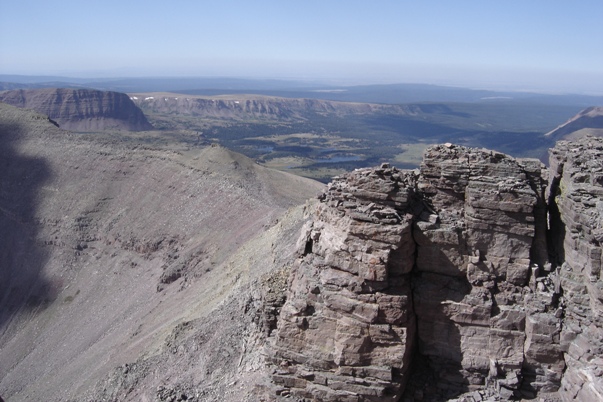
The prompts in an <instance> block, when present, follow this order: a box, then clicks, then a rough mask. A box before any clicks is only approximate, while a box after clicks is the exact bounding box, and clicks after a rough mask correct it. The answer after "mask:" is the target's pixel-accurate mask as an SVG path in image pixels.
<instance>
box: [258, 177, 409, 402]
mask: <svg viewBox="0 0 603 402" xmlns="http://www.w3.org/2000/svg"><path fill="white" fill-rule="evenodd" d="M415 182H416V176H415V174H414V173H412V172H401V171H399V170H397V169H395V168H390V167H388V166H387V165H383V166H382V167H381V168H378V169H359V170H356V171H354V172H351V173H349V174H347V175H345V176H344V177H341V178H335V179H334V181H333V182H332V183H330V184H329V186H328V189H327V191H326V192H325V193H324V194H323V195H321V196H320V197H319V198H320V202H319V203H317V204H316V205H314V206H313V207H312V210H311V214H312V221H310V222H309V224H308V225H306V227H305V230H304V231H303V234H302V237H301V238H300V243H299V252H300V257H299V258H298V259H297V260H296V261H295V263H294V266H293V269H292V273H291V277H290V283H289V292H288V296H287V302H286V304H285V305H284V307H283V308H282V311H281V315H280V321H279V325H278V330H277V333H276V337H275V339H274V344H273V345H272V350H271V351H270V355H271V357H272V359H273V361H274V362H275V363H277V364H279V365H280V367H279V369H278V371H277V372H276V374H275V375H274V381H275V382H276V383H277V384H279V385H281V386H282V387H283V388H282V389H281V390H280V391H278V392H279V393H282V394H283V395H285V394H287V395H288V394H292V395H293V396H295V397H299V398H308V399H311V400H322V401H361V400H362V401H369V400H374V401H377V400H379V401H395V400H397V399H398V398H399V396H400V395H401V392H402V385H403V384H404V382H405V380H406V375H407V372H408V368H409V366H410V364H409V363H410V358H411V352H412V348H413V345H414V337H415V322H414V316H413V314H412V307H411V303H412V301H411V289H410V280H409V273H410V271H411V270H412V267H413V265H414V252H415V243H414V241H413V239H412V222H413V218H414V214H416V213H417V212H420V203H417V200H416V196H415V194H414V191H415ZM413 210H414V211H413Z"/></svg>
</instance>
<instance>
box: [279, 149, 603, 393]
mask: <svg viewBox="0 0 603 402" xmlns="http://www.w3.org/2000/svg"><path fill="white" fill-rule="evenodd" d="M588 141H590V143H588V142H580V143H578V144H574V145H569V144H565V143H561V144H560V145H559V146H558V147H557V148H556V149H555V150H553V152H552V162H551V166H552V168H553V169H554V170H553V171H554V172H555V174H553V175H552V179H551V184H550V185H549V186H548V188H549V192H548V193H547V190H546V189H547V184H548V183H547V181H548V173H547V171H546V170H545V169H544V165H542V164H541V163H540V162H538V161H537V160H534V159H513V158H511V157H509V156H506V155H504V154H501V153H497V152H492V151H488V150H479V149H471V148H465V147H459V146H454V145H451V144H446V145H440V146H435V147H431V148H429V149H428V150H427V151H426V153H425V157H424V162H423V164H422V166H421V170H420V172H419V173H416V172H401V171H398V170H396V169H395V168H389V167H387V166H382V167H381V168H379V169H362V170H357V171H355V172H352V173H350V174H348V175H346V176H345V177H343V178H337V179H335V180H334V181H333V182H332V183H331V184H330V185H329V187H328V189H327V191H326V192H325V194H323V195H322V196H321V197H320V202H319V203H317V205H316V206H315V207H314V209H313V212H312V215H311V218H312V220H311V223H309V224H308V225H307V227H306V230H305V231H304V232H303V234H302V237H301V238H300V244H299V245H298V248H299V254H300V257H299V258H298V259H297V260H296V262H295V264H294V268H293V270H292V274H291V278H290V284H289V292H288V296H287V301H286V303H285V305H284V306H283V308H282V312H281V315H280V318H279V323H278V328H277V331H276V335H275V336H274V340H273V345H271V346H270V347H269V350H268V355H269V356H270V357H271V359H272V360H273V362H274V363H275V364H276V365H277V368H276V369H275V372H274V376H273V377H274V378H273V380H274V382H275V383H276V384H277V391H276V392H277V394H280V395H287V396H289V395H293V396H295V397H298V398H300V399H305V400H332V401H348V400H349V401H371V400H398V399H399V397H400V395H402V394H403V393H404V392H405V394H404V400H429V401H437V400H448V399H450V398H455V397H458V396H459V395H461V394H466V393H469V394H467V395H472V396H470V397H471V398H473V399H472V400H482V399H483V400H495V399H496V398H502V399H505V400H506V399H510V398H533V397H535V396H536V395H554V397H561V398H563V399H565V400H573V398H578V399H579V400H586V401H597V400H601V383H600V377H601V376H600V374H601V373H600V368H599V367H601V363H602V362H601V356H602V353H601V352H602V349H601V346H602V344H601V339H602V336H601V335H602V334H601V324H600V320H599V317H598V313H599V312H600V311H601V294H602V293H601V288H602V286H601V282H600V267H601V248H600V244H599V241H600V240H601V239H602V238H603V237H602V235H601V233H603V226H602V224H601V219H600V217H599V214H600V213H601V211H603V207H602V205H603V189H602V188H601V185H602V183H603V179H602V178H603V166H602V165H601V162H600V161H599V160H598V158H600V155H601V154H602V153H603V141H599V140H596V139H589V140H588ZM589 144H590V145H589ZM587 150H589V151H588V152H587ZM551 189H552V191H551ZM547 199H548V200H549V204H550V205H549V206H548V207H547V202H546V201H547ZM557 211H559V212H560V213H557ZM566 366H567V368H566ZM411 373H412V375H411ZM558 391H559V392H558ZM476 398H477V399H476ZM480 398H481V399H480Z"/></svg>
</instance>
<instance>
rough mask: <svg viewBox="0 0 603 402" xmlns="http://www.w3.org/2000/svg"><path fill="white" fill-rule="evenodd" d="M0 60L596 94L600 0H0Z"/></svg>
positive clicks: (17, 66)
mask: <svg viewBox="0 0 603 402" xmlns="http://www.w3.org/2000/svg"><path fill="white" fill-rule="evenodd" d="M0 74H23V75H61V76H76V77H149V76H166V77H167V76H170V77H172V76H203V77H212V76H220V77H244V78H277V79H302V80H318V81H322V82H325V83H335V84H342V85H353V84H370V83H428V84H439V85H453V86H466V87H471V88H488V89H510V90H538V91H542V92H557V93H558V92H577V93H592V94H603V0H579V1H570V0H566V1H560V0H546V1H545V0H505V1H483V0H454V1H452V0H440V1H434V0H420V1H417V0H414V1H405V0H372V1H368V0H366V1H356V0H345V1H344V0H340V1H334V0H331V1H330V0H320V1H318V0H304V1H301V0H298V1H294V0H279V1H272V0H270V1H269V0H254V1H250V0H245V1H239V0H220V1H217V0H216V1H212V0H172V1H165V0H164V1H158V0H145V1H139V0H119V1H117V0H103V1H85V2H84V1H81V0H79V1H73V0H60V1H50V0H0Z"/></svg>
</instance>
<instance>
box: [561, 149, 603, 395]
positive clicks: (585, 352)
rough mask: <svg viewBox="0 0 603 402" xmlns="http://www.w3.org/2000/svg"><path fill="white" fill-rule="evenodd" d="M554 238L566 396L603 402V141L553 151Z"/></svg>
mask: <svg viewBox="0 0 603 402" xmlns="http://www.w3.org/2000/svg"><path fill="white" fill-rule="evenodd" d="M550 165H551V171H552V175H551V183H550V187H549V189H550V191H549V194H550V196H549V198H550V205H551V207H552V208H551V210H552V212H553V213H551V218H552V220H553V222H552V223H553V224H555V225H556V231H555V233H554V237H553V238H552V241H553V242H554V244H555V246H556V251H557V252H556V254H555V257H556V259H557V261H556V262H557V263H558V264H560V270H559V275H560V290H561V294H562V297H561V303H562V305H563V306H564V307H565V309H564V315H565V318H564V320H563V327H562V331H561V335H560V338H561V345H562V349H563V352H564V358H565V362H566V364H567V369H566V371H565V374H564V376H563V379H562V381H561V389H560V394H561V396H562V397H563V399H564V400H568V401H569V400H578V401H586V402H595V401H601V400H603V319H602V318H601V317H602V316H601V314H602V313H603V282H602V281H601V253H602V249H601V242H603V141H602V140H601V139H599V138H585V139H583V140H580V141H578V142H566V141H560V142H558V143H557V146H556V147H555V148H554V149H553V150H552V152H551V160H550Z"/></svg>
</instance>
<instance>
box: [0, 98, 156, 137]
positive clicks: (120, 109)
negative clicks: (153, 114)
mask: <svg viewBox="0 0 603 402" xmlns="http://www.w3.org/2000/svg"><path fill="white" fill-rule="evenodd" d="M0 102H5V103H8V104H10V105H13V106H16V107H19V108H26V109H33V110H35V111H36V112H39V113H43V114H46V115H48V116H49V117H50V118H51V119H53V120H54V121H56V122H57V123H58V124H59V125H60V126H61V128H64V129H67V130H73V131H102V130H127V131H143V130H151V129H153V127H152V126H151V124H150V123H149V122H148V120H147V119H146V117H145V115H144V114H143V113H142V111H141V110H140V109H139V108H138V107H137V106H136V105H135V104H134V103H133V102H132V100H131V99H130V98H129V97H128V96H127V95H126V94H123V93H120V92H110V91H96V90H92V89H66V88H46V89H29V90H23V89H20V90H12V91H4V92H0Z"/></svg>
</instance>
